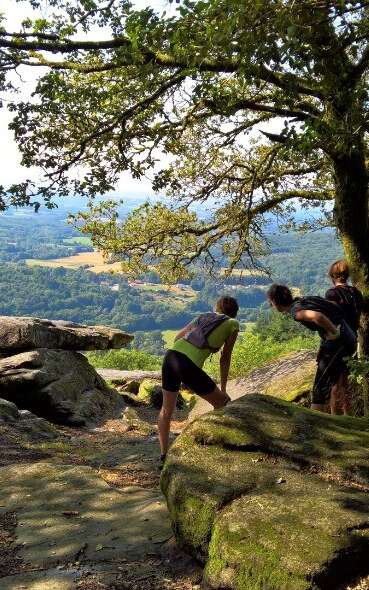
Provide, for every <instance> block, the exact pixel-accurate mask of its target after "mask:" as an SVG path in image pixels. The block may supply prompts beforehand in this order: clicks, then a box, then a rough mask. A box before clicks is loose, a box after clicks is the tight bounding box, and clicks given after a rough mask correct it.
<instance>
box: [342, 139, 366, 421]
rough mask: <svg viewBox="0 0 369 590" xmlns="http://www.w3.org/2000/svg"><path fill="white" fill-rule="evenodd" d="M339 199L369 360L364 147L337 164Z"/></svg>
mask: <svg viewBox="0 0 369 590" xmlns="http://www.w3.org/2000/svg"><path fill="white" fill-rule="evenodd" d="M334 167H335V185H336V197H335V207H334V216H335V222H336V227H337V229H338V232H339V236H340V238H341V240H342V244H343V248H344V252H345V257H346V260H347V261H348V263H349V266H350V271H351V277H352V281H353V284H354V285H355V286H356V287H357V288H358V289H360V291H361V292H362V294H363V297H364V309H363V313H362V316H361V322H360V331H359V351H360V355H361V356H363V357H367V358H369V217H368V174H367V171H366V166H365V151H364V148H363V147H362V149H358V150H352V151H351V152H350V153H349V154H345V155H343V156H342V157H340V158H337V159H336V160H335V162H334ZM365 381H366V384H365V386H364V390H365V391H364V392H365V395H364V410H365V413H366V414H368V409H369V399H368V392H369V378H368V379H366V380H365Z"/></svg>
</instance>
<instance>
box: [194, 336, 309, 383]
mask: <svg viewBox="0 0 369 590" xmlns="http://www.w3.org/2000/svg"><path fill="white" fill-rule="evenodd" d="M316 346H317V343H316V339H315V338H311V339H309V338H301V336H296V337H295V338H291V339H290V340H288V341H287V342H275V341H274V340H272V339H271V338H266V339H262V338H260V336H257V335H255V334H251V333H249V332H246V333H244V334H241V336H240V337H239V338H238V340H237V342H236V345H235V347H234V351H233V354H232V362H231V367H230V371H229V377H230V378H231V379H234V378H237V377H244V376H245V375H247V374H248V373H249V372H250V371H251V370H252V369H256V368H257V367H261V366H263V365H265V364H266V363H268V362H269V361H272V360H273V359H275V358H278V357H280V356H284V355H285V354H288V353H290V352H296V351H299V350H308V349H311V348H315V347H316ZM204 370H205V371H206V372H207V373H209V374H210V375H212V376H213V377H215V378H216V379H219V353H217V354H214V355H212V356H211V357H210V358H209V359H208V360H207V361H206V363H205V365H204Z"/></svg>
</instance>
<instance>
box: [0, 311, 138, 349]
mask: <svg viewBox="0 0 369 590" xmlns="http://www.w3.org/2000/svg"><path fill="white" fill-rule="evenodd" d="M132 339H133V336H131V335H130V334H126V333H125V332H122V331H121V330H115V329H114V328H110V327H108V326H83V325H80V324H75V323H73V322H64V321H58V320H56V321H50V320H44V319H40V318H32V317H10V316H0V353H5V354H15V353H17V352H21V351H23V350H34V349H36V348H50V349H63V350H106V349H108V348H123V347H124V346H126V345H127V344H128V343H129V342H130V341H131V340H132Z"/></svg>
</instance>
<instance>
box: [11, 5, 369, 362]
mask: <svg viewBox="0 0 369 590" xmlns="http://www.w3.org/2000/svg"><path fill="white" fill-rule="evenodd" d="M29 4H30V5H32V6H33V7H34V8H35V10H36V15H37V14H38V13H37V10H38V9H39V8H40V7H41V6H42V4H43V2H42V1H41V0H29ZM48 5H49V7H50V9H49V13H50V16H49V17H48V18H40V17H39V15H38V16H36V18H35V19H34V20H27V21H26V22H25V23H24V25H23V27H22V30H20V31H8V30H6V29H5V28H3V29H1V31H0V67H1V71H2V78H1V84H2V87H3V88H4V89H5V90H6V89H8V86H7V85H8V84H9V80H8V78H7V74H8V72H9V71H12V70H18V69H19V68H20V67H32V68H37V67H40V66H43V67H46V68H47V72H46V74H43V75H42V76H41V78H40V80H39V82H38V84H37V88H36V91H35V94H34V96H33V98H32V100H31V101H29V102H22V101H20V102H16V101H14V102H13V104H11V105H10V108H11V110H12V111H14V114H15V117H14V121H13V123H12V129H13V130H14V133H15V137H16V140H17V142H18V145H19V148H20V150H21V152H22V156H23V164H24V165H26V166H34V165H35V166H39V167H41V168H42V169H43V170H44V173H45V179H44V180H45V182H44V183H43V184H41V185H38V186H35V185H34V184H33V183H32V182H31V181H26V182H24V183H21V184H18V185H16V184H15V185H13V186H11V187H4V188H3V189H2V193H1V194H2V207H3V208H4V207H6V206H7V204H8V203H9V199H10V202H12V203H16V204H27V203H38V202H39V201H38V199H39V197H40V196H41V197H44V199H45V200H46V203H48V204H49V205H51V204H52V202H53V199H54V197H55V195H66V194H68V193H70V192H72V193H78V194H84V195H88V196H90V197H93V196H94V195H96V194H102V193H106V192H108V191H110V190H112V189H113V188H114V186H115V184H116V182H117V179H118V177H119V174H120V173H121V172H122V171H124V170H130V171H131V173H132V174H133V175H134V176H135V177H137V178H140V177H141V176H143V175H144V174H145V173H146V172H147V171H150V170H153V169H154V168H155V166H156V174H155V178H154V182H153V184H154V188H155V189H157V190H160V191H166V192H167V194H168V196H169V200H168V201H164V202H160V203H156V204H153V205H150V204H146V205H145V206H143V207H141V208H139V209H138V210H136V211H135V212H133V213H132V214H131V215H130V216H129V217H128V219H127V220H126V221H125V222H124V223H123V224H119V223H118V220H117V214H116V210H115V209H114V204H113V203H107V204H105V205H102V206H99V207H93V208H92V210H91V212H90V213H89V214H88V215H84V216H83V218H82V222H83V223H84V226H85V231H88V232H91V233H92V236H93V240H94V243H95V245H97V246H98V247H99V248H101V249H102V250H104V251H106V252H112V253H114V254H115V253H118V254H119V255H120V256H121V257H122V258H123V259H124V260H125V262H126V266H127V269H128V270H133V271H135V272H141V271H145V270H147V269H148V268H151V267H152V266H155V267H157V268H158V271H159V272H160V273H161V275H162V276H163V277H166V278H171V279H172V280H178V279H179V277H181V276H186V275H187V276H188V274H189V273H190V271H189V269H191V264H192V263H193V261H195V260H196V259H198V258H199V257H201V259H202V260H205V261H208V262H209V263H211V262H212V261H213V257H214V247H218V251H219V249H220V251H221V253H222V255H223V256H226V257H227V258H228V266H229V268H230V269H233V268H235V267H237V266H238V267H239V266H240V265H242V264H245V265H246V266H247V265H250V260H251V262H252V260H253V259H254V257H255V256H256V255H257V254H258V253H260V251H262V250H263V247H264V244H265V236H264V231H265V230H264V228H265V223H266V222H268V221H269V220H270V216H271V215H277V216H278V218H282V219H283V220H284V222H285V223H287V224H289V225H293V224H294V213H295V211H296V208H300V207H305V208H308V207H311V206H313V207H318V208H319V209H320V210H321V212H322V215H321V217H320V219H319V221H316V222H315V223H316V224H321V225H327V224H332V225H334V226H335V227H336V229H337V232H338V234H339V236H340V239H341V240H342V244H343V247H344V250H345V255H346V257H347V259H348V261H349V263H350V266H351V269H352V277H353V280H354V282H355V284H356V285H357V286H358V287H359V288H360V289H361V290H362V291H363V293H364V296H365V313H364V316H363V322H362V337H363V351H364V353H365V354H366V355H368V354H369V219H368V172H367V134H368V131H369V119H368V117H369V112H368V91H367V79H368V66H369V43H368V38H369V3H368V2H365V1H363V0H361V1H359V2H355V1H353V2H346V1H340V0H336V1H330V0H299V1H298V2H296V1H295V0H245V2H239V1H238V0H198V1H192V0H184V1H182V2H180V3H179V4H178V5H176V8H175V10H173V8H172V10H171V12H170V13H169V14H164V15H162V14H157V13H156V12H155V10H154V9H153V8H150V7H147V8H146V9H144V10H141V11H136V10H134V9H133V8H132V6H131V5H130V4H129V2H126V1H125V0H116V1H114V0H110V1H108V0H106V2H101V1H98V0H95V1H94V0H82V1H80V2H76V3H70V2H67V1H66V0H51V1H50V0H49V2H48ZM168 6H169V5H168ZM172 6H174V4H172ZM52 13H54V14H52ZM99 28H100V29H101V33H100V35H99V34H98V29H99ZM86 33H89V35H88V37H87V36H86ZM92 37H96V39H94V38H92ZM273 121H274V124H273V125H271V123H272V122H273ZM163 153H166V154H168V155H169V156H170V164H168V166H166V167H164V168H163V169H161V170H160V169H159V168H160V167H158V160H159V159H160V154H163ZM76 166H77V167H78V169H79V176H78V178H76V176H75V174H74V175H73V174H71V173H72V172H73V168H75V167H76ZM192 203H202V204H205V206H206V209H207V211H206V213H207V214H206V215H196V213H194V211H193V209H191V208H190V207H189V206H190V204H192ZM206 204H207V205H206ZM330 204H331V205H333V207H332V206H330ZM327 205H328V207H327ZM36 207H37V204H36ZM308 255H309V253H308V252H307V256H308Z"/></svg>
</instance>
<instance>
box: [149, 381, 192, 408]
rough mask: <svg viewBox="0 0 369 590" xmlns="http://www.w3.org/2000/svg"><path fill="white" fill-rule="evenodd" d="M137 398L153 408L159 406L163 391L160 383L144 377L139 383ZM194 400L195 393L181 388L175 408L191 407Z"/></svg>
mask: <svg viewBox="0 0 369 590" xmlns="http://www.w3.org/2000/svg"><path fill="white" fill-rule="evenodd" d="M137 398H138V399H139V400H141V401H143V402H145V403H147V404H149V405H151V406H154V408H161V405H162V401H163V392H162V388H161V385H160V384H159V383H158V382H157V381H152V380H150V379H145V380H144V381H142V383H141V385H140V389H139V391H138V395H137ZM194 401H195V395H194V394H193V393H191V392H190V391H188V390H181V392H180V393H179V394H178V397H177V408H184V407H185V406H188V407H192V405H193V403H194Z"/></svg>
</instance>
